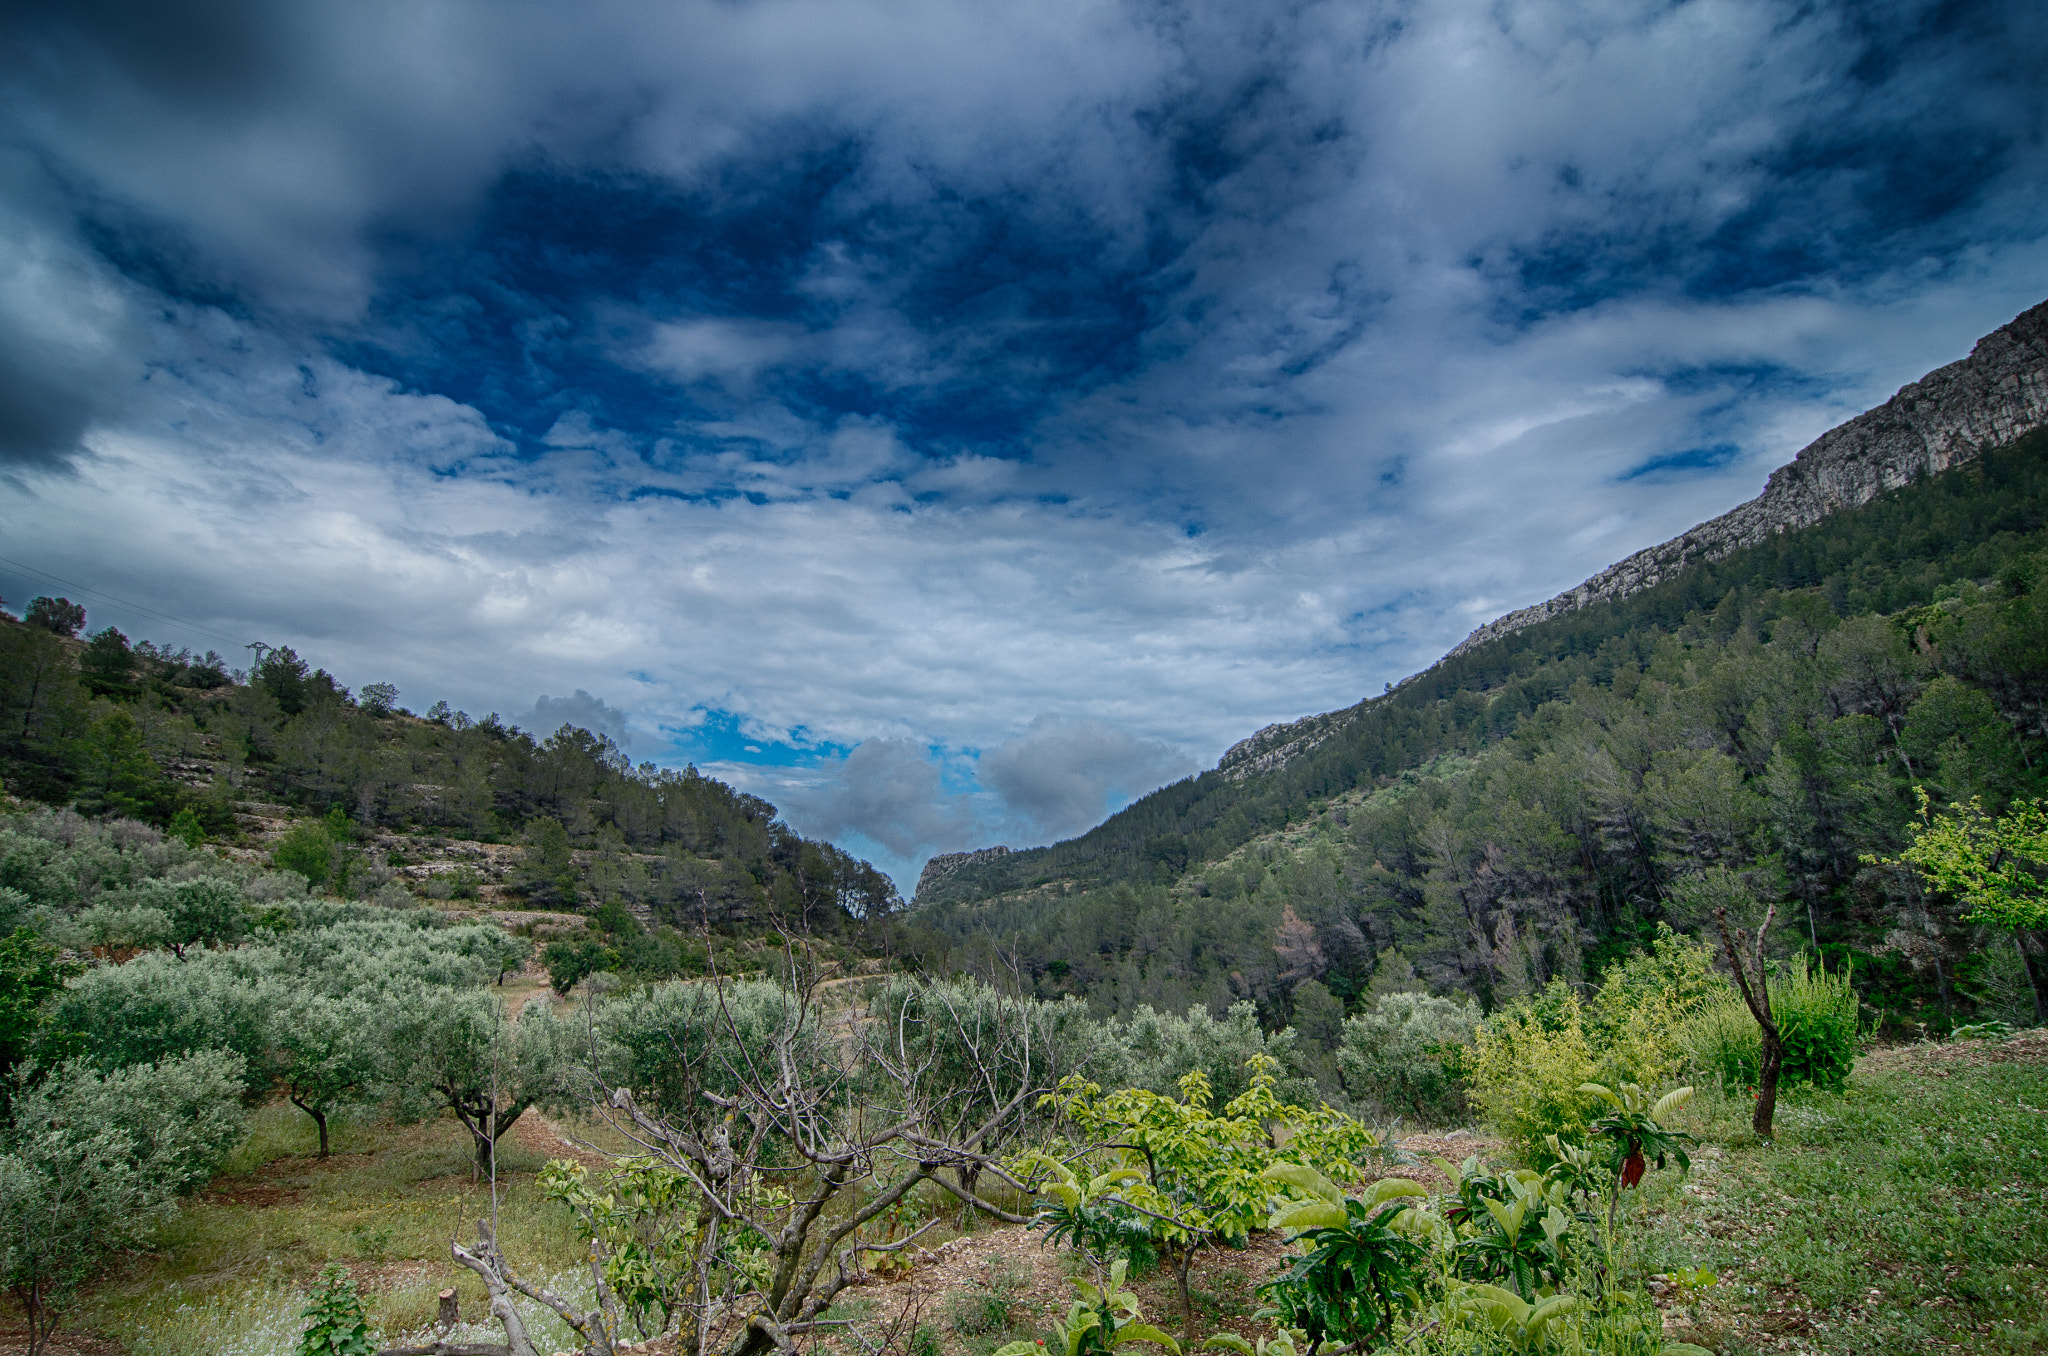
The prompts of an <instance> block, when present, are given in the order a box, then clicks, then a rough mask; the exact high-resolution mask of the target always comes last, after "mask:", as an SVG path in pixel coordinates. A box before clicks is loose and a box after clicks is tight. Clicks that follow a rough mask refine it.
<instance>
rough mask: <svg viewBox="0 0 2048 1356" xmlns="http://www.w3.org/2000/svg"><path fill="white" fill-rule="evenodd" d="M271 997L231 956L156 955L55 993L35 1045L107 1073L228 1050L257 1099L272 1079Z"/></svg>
mask: <svg viewBox="0 0 2048 1356" xmlns="http://www.w3.org/2000/svg"><path fill="white" fill-rule="evenodd" d="M272 997H273V995H271V994H270V993H268V992H267V991H266V989H265V987H264V986H263V985H261V984H259V983H252V982H251V981H250V979H249V978H248V976H247V975H246V973H245V972H244V970H243V968H242V967H241V966H240V965H239V964H237V963H236V960H235V958H232V957H231V956H229V955H226V954H223V953H218V952H208V953H204V954H203V955H199V954H195V955H194V956H192V957H191V958H189V959H186V960H183V961H180V960H177V959H174V958H173V957H171V956H169V955H166V954H164V953H162V952H154V953H151V954H148V955H143V956H138V957H136V958H135V959H134V960H132V961H130V962H128V964H126V965H119V966H99V967H95V968H94V969H91V970H88V971H87V972H86V973H85V974H84V975H83V976H81V977H80V978H79V979H78V980H77V981H76V982H74V983H73V984H71V985H70V986H69V987H68V988H66V989H65V990H64V992H63V993H61V994H59V995H57V996H56V998H55V999H54V1001H53V1002H52V1004H51V1007H50V1010H49V1020H48V1024H47V1026H46V1027H45V1029H44V1031H43V1033H42V1035H41V1037H40V1038H39V1039H38V1041H37V1046H36V1048H37V1050H38V1052H39V1053H40V1054H41V1055H42V1056H43V1057H44V1058H46V1059H61V1058H71V1057H76V1058H79V1059H82V1060H84V1061H85V1062H86V1063H88V1064H90V1065H91V1066H92V1067H94V1068H96V1069H101V1070H107V1071H112V1070H117V1069H120V1068H122V1067H124V1066H127V1065H134V1064H150V1063H156V1062H159V1061H162V1060H168V1059H177V1058H180V1057H183V1056H186V1055H193V1054H197V1053H198V1052H200V1051H209V1050H222V1051H231V1052H233V1053H234V1054H235V1055H236V1056H237V1057H238V1059H239V1063H240V1066H241V1068H242V1070H243V1071H244V1072H243V1076H244V1078H245V1080H246V1087H247V1091H248V1093H249V1095H250V1096H252V1097H254V1096H257V1095H260V1094H261V1092H262V1091H263V1090H264V1089H265V1088H267V1087H269V1086H270V1082H271V1066H270V1060H269V1049H270V1031H271V1021H270V1005H271V1001H272Z"/></svg>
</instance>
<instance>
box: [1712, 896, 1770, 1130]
mask: <svg viewBox="0 0 2048 1356" xmlns="http://www.w3.org/2000/svg"><path fill="white" fill-rule="evenodd" d="M1777 910H1778V906H1777V905H1776V904H1773V905H1771V906H1770V907H1769V908H1767V909H1765V910H1764V921H1763V922H1762V923H1760V924H1758V925H1757V930H1756V939H1755V941H1754V943H1752V951H1751V954H1750V955H1749V956H1747V957H1745V956H1744V954H1743V948H1742V947H1741V946H1740V945H1738V944H1737V943H1736V940H1735V939H1736V938H1737V937H1743V940H1744V941H1745V942H1747V941H1749V938H1748V937H1746V936H1744V934H1743V930H1742V929H1741V928H1736V929H1734V930H1733V931H1732V932H1731V931H1730V930H1729V927H1728V906H1727V905H1725V904H1722V905H1717V906H1716V907H1715V909H1714V921H1715V922H1716V923H1718V924H1719V925H1720V928H1721V949H1722V951H1723V952H1724V953H1725V954H1726V955H1727V957H1728V968H1729V969H1731V970H1733V971H1734V972H1735V987H1736V988H1738V989H1740V990H1741V991H1742V1001H1743V1002H1744V1003H1747V1004H1748V1005H1749V1014H1750V1016H1752V1017H1754V1018H1756V1029H1757V1032H1758V1034H1759V1036H1760V1037H1761V1038H1762V1059H1761V1061H1760V1062H1759V1065H1758V1069H1757V1093H1756V1114H1755V1115H1754V1116H1753V1117H1751V1118H1750V1125H1751V1126H1752V1127H1753V1128H1754V1129H1755V1130H1756V1136H1757V1138H1758V1139H1770V1138H1771V1136H1772V1130H1771V1118H1772V1117H1773V1116H1775V1115H1776V1114H1777V1111H1778V1071H1779V1069H1781V1068H1782V1067H1783V1066H1784V1063H1785V1042H1784V1041H1783V1040H1782V1039H1781V1038H1780V1037H1779V1035H1778V1024H1777V1021H1776V1020H1775V1019H1774V1018H1773V1017H1772V1015H1771V987H1770V984H1769V983H1768V982H1767V980H1766V978H1765V975H1764V936H1765V934H1767V933H1768V932H1770V930H1771V918H1772V915H1774V914H1775V913H1776V912H1777Z"/></svg>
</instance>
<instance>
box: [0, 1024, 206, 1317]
mask: <svg viewBox="0 0 2048 1356" xmlns="http://www.w3.org/2000/svg"><path fill="white" fill-rule="evenodd" d="M240 1074H241V1061H240V1060H239V1059H238V1058H236V1057H235V1056H234V1055H231V1054H227V1053H225V1052H221V1051H208V1052H206V1053H204V1054H198V1055H194V1056H192V1057H190V1058H189V1059H181V1060H171V1061H167V1062H165V1063H163V1064H158V1065H140V1066H136V1067H131V1068H125V1069H119V1070H116V1071H114V1072H113V1073H109V1074H100V1073H98V1072H96V1071H95V1070H93V1069H91V1068H90V1067H88V1066H86V1065H83V1064H71V1065H66V1066H65V1067H64V1068H62V1069H59V1070H58V1071H57V1072H56V1073H55V1074H53V1075H52V1076H51V1077H50V1078H48V1079H46V1080H45V1081H44V1082H42V1083H41V1084H39V1085H37V1086H35V1087H33V1088H27V1089H24V1090H22V1091H20V1092H19V1093H18V1094H17V1096H16V1098H15V1104H14V1123H13V1125H12V1126H10V1127H9V1128H8V1130H7V1132H6V1135H5V1137H4V1139H0V1284H4V1285H5V1286H7V1287H8V1288H9V1289H11V1290H13V1291H14V1293H15V1294H16V1295H17V1296H18V1297H20V1298H21V1299H22V1301H23V1304H24V1307H25V1308H26V1310H27V1318H28V1321H29V1329H30V1347H31V1349H38V1348H40V1346H41V1344H42V1342H44V1341H47V1340H48V1334H49V1332H50V1330H51V1329H52V1328H53V1327H54V1326H55V1323H56V1313H55V1311H56V1309H57V1308H58V1307H59V1306H60V1305H62V1303H63V1302H64V1301H65V1300H66V1299H67V1298H68V1297H69V1296H70V1295H71V1294H72V1293H73V1292H74V1291H75V1290H76V1288H77V1286H78V1285H79V1283H80V1282H82V1281H84V1280H85V1279H86V1278H87V1277H89V1276H90V1275H91V1274H92V1273H93V1272H94V1271H95V1270H96V1269H97V1268H98V1266H99V1264H100V1263H101V1262H102V1261H104V1260H105V1259H106V1258H107V1257H108V1256H109V1255H111V1254H112V1253H113V1252H115V1251H117V1250H119V1249H122V1248H126V1247H131V1246H134V1245H136V1244H139V1243H141V1242H143V1241H144V1240H145V1239H146V1238H147V1237H148V1235H149V1232H150V1230H151V1229H152V1228H153V1227H154V1225H155V1224H156V1222H157V1220H159V1219H161V1218H162V1217H163V1216H164V1215H165V1214H166V1213H168V1212H169V1211H170V1209H171V1208H172V1206H171V1202H172V1200H173V1198H174V1197H176V1196H177V1195H179V1194H181V1193H183V1192H186V1191H189V1190H191V1189H192V1188H194V1187H197V1186H199V1185H201V1184H202V1183H204V1182H205V1181H206V1180H207V1179H208V1178H209V1177H211V1176H212V1175H213V1172H214V1170H215V1169H216V1168H218V1167H219V1166H220V1163H221V1160H222V1159H223V1158H224V1157H225V1156H226V1155H227V1152H228V1150H229V1149H230V1148H232V1147H233V1146H234V1144H235V1143H236V1141H238V1140H239V1139H240V1138H241V1136H242V1130H243V1125H244V1120H243V1115H242V1109H241V1106H240V1105H239V1100H238V1097H237V1094H238V1093H239V1092H240V1091H241V1087H240Z"/></svg>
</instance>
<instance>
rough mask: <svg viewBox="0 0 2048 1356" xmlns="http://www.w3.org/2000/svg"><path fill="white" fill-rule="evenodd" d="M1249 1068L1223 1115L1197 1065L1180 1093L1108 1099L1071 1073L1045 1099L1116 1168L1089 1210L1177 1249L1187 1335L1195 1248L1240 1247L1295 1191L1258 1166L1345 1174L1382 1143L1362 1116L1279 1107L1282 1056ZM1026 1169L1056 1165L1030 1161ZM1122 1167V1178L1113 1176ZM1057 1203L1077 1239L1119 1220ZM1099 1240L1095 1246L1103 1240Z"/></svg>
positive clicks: (1062, 1183)
mask: <svg viewBox="0 0 2048 1356" xmlns="http://www.w3.org/2000/svg"><path fill="white" fill-rule="evenodd" d="M1246 1065H1247V1068H1248V1069H1249V1070H1250V1073H1251V1079H1250V1084H1251V1085H1250V1087H1248V1088H1247V1089H1246V1090H1245V1091H1244V1092H1243V1093H1241V1094H1239V1095H1238V1096H1236V1097H1234V1098H1232V1099H1231V1100H1230V1101H1229V1102H1228V1103H1226V1104H1225V1105H1224V1106H1223V1107H1222V1108H1221V1109H1220V1110H1218V1109H1216V1108H1214V1107H1213V1106H1212V1101H1213V1098H1212V1094H1211V1091H1210V1083H1209V1078H1208V1075H1207V1074H1206V1073H1204V1072H1203V1071H1202V1070H1200V1069H1196V1070H1194V1071H1192V1072H1190V1073H1188V1074H1187V1075H1185V1076H1184V1077H1183V1078H1182V1079H1181V1080H1180V1091H1181V1095H1180V1096H1179V1097H1178V1098H1173V1097H1164V1096H1161V1095H1160V1094H1158V1093H1154V1092H1148V1091H1145V1090H1144V1089H1142V1088H1124V1089H1122V1090H1120V1091H1117V1092H1112V1093H1107V1094H1105V1093H1104V1092H1103V1090H1102V1088H1101V1087H1100V1086H1099V1085H1097V1084H1095V1083H1091V1082H1087V1081H1085V1080H1083V1079H1081V1078H1079V1077H1078V1076H1070V1077H1068V1078H1066V1079H1064V1080H1062V1081H1061V1083H1060V1089H1059V1092H1058V1093H1057V1094H1055V1095H1053V1096H1051V1097H1048V1098H1046V1099H1045V1100H1046V1101H1047V1102H1050V1103H1052V1104H1053V1105H1055V1106H1057V1107H1058V1109H1059V1111H1060V1112H1061V1114H1062V1115H1063V1116H1064V1117H1065V1118H1066V1119H1067V1120H1069V1121H1070V1122H1071V1123H1072V1124H1073V1125H1074V1126H1075V1127H1076V1128H1077V1129H1078V1130H1080V1131H1081V1132H1082V1133H1083V1134H1084V1135H1086V1136H1088V1137H1089V1139H1090V1140H1091V1141H1092V1142H1093V1143H1095V1144H1096V1145H1098V1146H1100V1147H1099V1148H1098V1150H1097V1153H1098V1154H1101V1155H1107V1156H1109V1161H1110V1163H1111V1164H1112V1165H1113V1170H1112V1172H1111V1173H1109V1174H1106V1175H1105V1176H1104V1177H1102V1178H1097V1179H1091V1180H1092V1181H1099V1182H1100V1183H1101V1191H1100V1193H1099V1194H1098V1195H1097V1196H1096V1197H1094V1198H1092V1200H1090V1201H1088V1202H1086V1203H1088V1204H1091V1205H1094V1207H1095V1208H1096V1209H1097V1210H1103V1209H1113V1203H1117V1202H1120V1203H1121V1204H1122V1205H1123V1206H1124V1207H1127V1208H1129V1209H1130V1210H1131V1211H1133V1212H1134V1213H1135V1214H1137V1215H1139V1216H1142V1217H1143V1218H1145V1219H1146V1220H1148V1221H1149V1224H1150V1230H1149V1232H1150V1236H1151V1237H1153V1238H1156V1239H1158V1240H1159V1241H1160V1242H1161V1243H1162V1244H1164V1245H1165V1246H1166V1247H1167V1248H1170V1249H1171V1250H1172V1252H1173V1254H1174V1258H1175V1261H1176V1262H1177V1263H1178V1273H1179V1274H1178V1280H1179V1285H1180V1297H1181V1311H1182V1316H1183V1318H1184V1320H1185V1321H1186V1322H1187V1324H1188V1326H1189V1329H1190V1331H1192V1328H1193V1323H1194V1300H1193V1297H1192V1295H1191V1294H1190V1292H1189V1287H1188V1270H1189V1267H1190V1266H1191V1265H1192V1262H1193V1256H1194V1251H1195V1249H1196V1248H1198V1247H1201V1246H1202V1245H1204V1244H1206V1243H1209V1242H1211V1241H1212V1240H1215V1239H1223V1240H1227V1241H1231V1242H1241V1241H1243V1240H1244V1239H1245V1238H1246V1237H1247V1236H1248V1235H1249V1234H1250V1233H1251V1231H1252V1230H1254V1229H1257V1228H1260V1227H1263V1226H1264V1225H1265V1224H1266V1222H1267V1219H1268V1216H1269V1215H1270V1213H1271V1209H1270V1207H1271V1204H1272V1199H1273V1197H1274V1195H1275V1194H1281V1195H1285V1194H1287V1193H1288V1192H1289V1191H1290V1190H1298V1188H1294V1187H1291V1186H1290V1185H1289V1184H1288V1183H1287V1182H1286V1181H1284V1180H1281V1179H1276V1178H1272V1177H1268V1176H1264V1175H1262V1174H1264V1172H1265V1169H1267V1168H1269V1167H1272V1166H1274V1165H1275V1164H1279V1163H1292V1164H1295V1165H1298V1166H1303V1167H1312V1168H1315V1169H1317V1170H1318V1171H1322V1172H1341V1173H1343V1174H1345V1175H1346V1176H1351V1175H1354V1173H1355V1169H1354V1168H1353V1166H1352V1164H1353V1161H1354V1159H1355V1157H1356V1156H1357V1155H1359V1154H1361V1153H1363V1152H1365V1151H1366V1150H1368V1149H1369V1148H1371V1147H1373V1146H1374V1145H1376V1143H1377V1140H1376V1139H1375V1137H1374V1136H1373V1133H1372V1131H1370V1130H1369V1129H1367V1128H1366V1127H1365V1126H1364V1125H1363V1124H1361V1123H1360V1122H1359V1121H1358V1120H1356V1119H1355V1118H1353V1117H1350V1116H1346V1115H1344V1114H1342V1113H1341V1112H1337V1111H1334V1110H1332V1109H1331V1108H1329V1107H1328V1106H1323V1107H1319V1108H1317V1109H1315V1110H1309V1109H1307V1108H1304V1107H1300V1106H1295V1105H1291V1104H1289V1103H1286V1102H1283V1101H1281V1100H1280V1098H1279V1096H1278V1094H1277V1091H1276V1089H1277V1086H1278V1080H1277V1078H1276V1076H1275V1072H1276V1070H1277V1069H1278V1068H1279V1061H1278V1060H1276V1059H1274V1058H1273V1057H1272V1056H1270V1055H1264V1054H1259V1055H1254V1056H1252V1058H1251V1059H1250V1060H1248V1061H1246ZM1283 1145H1284V1147H1281V1146H1283ZM1024 1162H1025V1163H1027V1164H1039V1163H1050V1162H1051V1160H1050V1159H1049V1158H1046V1157H1045V1156H1043V1155H1027V1156H1026V1159H1025V1160H1024ZM1055 1166H1057V1165H1055ZM1117 1169H1121V1170H1126V1171H1124V1172H1123V1173H1122V1175H1117V1173H1116V1171H1115V1170H1117ZM1050 1176H1051V1178H1052V1180H1053V1182H1055V1183H1057V1184H1058V1185H1059V1187H1062V1188H1064V1189H1066V1190H1069V1191H1075V1192H1079V1193H1080V1195H1082V1196H1085V1194H1086V1193H1085V1192H1080V1183H1079V1179H1078V1178H1077V1177H1076V1176H1075V1175H1074V1174H1073V1173H1072V1172H1071V1171H1069V1170H1065V1169H1063V1168H1062V1169H1060V1170H1059V1171H1057V1172H1054V1173H1052V1174H1050ZM1055 1194H1057V1191H1056V1193H1055ZM1061 1199H1062V1202H1063V1206H1062V1213H1063V1215H1070V1216H1073V1222H1072V1224H1071V1226H1070V1228H1069V1231H1068V1233H1067V1235H1066V1236H1068V1237H1075V1236H1076V1235H1075V1234H1074V1233H1073V1230H1074V1229H1087V1228H1095V1229H1098V1230H1100V1229H1105V1228H1107V1227H1108V1226H1109V1224H1111V1223H1113V1222H1114V1220H1113V1216H1112V1217H1111V1218H1110V1219H1108V1220H1104V1219H1103V1217H1101V1216H1100V1215H1097V1216H1094V1217H1089V1216H1087V1215H1085V1214H1084V1213H1083V1212H1082V1211H1081V1209H1080V1206H1079V1205H1076V1206H1074V1207H1065V1206H1064V1200H1065V1198H1064V1197H1062V1198H1061ZM1077 1199H1079V1197H1077ZM1096 1202H1099V1204H1096ZM1056 1227H1057V1226H1056ZM1096 1237H1097V1238H1098V1239H1099V1240H1100V1239H1102V1235H1101V1234H1100V1233H1098V1234H1097V1235H1096Z"/></svg>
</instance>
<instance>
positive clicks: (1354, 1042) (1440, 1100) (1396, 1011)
mask: <svg viewBox="0 0 2048 1356" xmlns="http://www.w3.org/2000/svg"><path fill="white" fill-rule="evenodd" d="M1479 1020H1480V1018H1479V1005H1478V1004H1476V1003H1474V1002H1472V1001H1471V1000H1470V999H1467V1000H1465V1001H1463V1002H1459V1001H1457V1000H1455V999H1450V998H1437V997H1434V996H1432V995H1429V994H1418V993H1389V994H1383V995H1381V997H1380V998H1379V1000H1378V1001H1377V1002H1376V1003H1375V1004H1374V1005H1373V1008H1372V1010H1371V1011H1370V1012H1366V1013H1361V1014H1360V1015H1358V1016H1356V1017H1353V1018H1352V1019H1351V1020H1349V1021H1348V1022H1346V1023H1345V1024H1344V1043H1343V1045H1342V1046H1341V1047H1340V1048H1339V1050H1338V1052H1337V1059H1338V1063H1339V1066H1340V1067H1341V1068H1342V1069H1343V1071H1344V1087H1345V1090H1346V1091H1347V1092H1349V1093H1350V1094H1351V1095H1352V1096H1353V1097H1354V1098H1357V1099H1359V1100H1361V1101H1364V1102H1367V1103H1369V1104H1371V1105H1373V1106H1376V1107H1378V1108H1380V1109H1382V1110H1384V1111H1388V1112H1399V1113H1411V1112H1412V1113H1413V1114H1414V1115H1417V1116H1420V1117H1422V1118H1424V1119H1425V1120H1426V1121H1430V1122H1432V1123H1436V1124H1444V1123H1447V1122H1450V1121H1453V1120H1455V1119H1456V1118H1457V1117H1458V1116H1459V1115H1460V1114H1461V1113H1462V1112H1463V1111H1464V1104H1465V1098H1464V1089H1463V1087H1462V1086H1461V1085H1460V1083H1459V1080H1458V1076H1457V1073H1456V1071H1455V1068H1454V1067H1453V1066H1454V1065H1455V1064H1457V1063H1460V1061H1458V1060H1457V1057H1456V1055H1455V1054H1454V1052H1455V1051H1456V1050H1457V1049H1458V1047H1460V1046H1462V1045H1463V1044H1464V1043H1465V1042H1466V1041H1468V1040H1470V1039H1471V1038H1472V1034H1473V1032H1474V1031H1475V1030H1477V1029H1478V1026H1479ZM1447 1058H1449V1059H1450V1060H1451V1061H1453V1063H1452V1064H1447V1063H1446V1060H1447Z"/></svg>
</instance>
